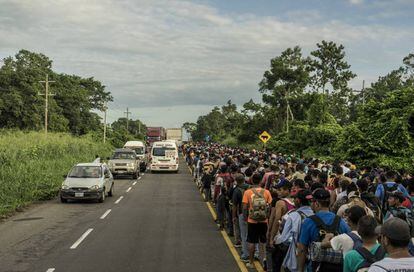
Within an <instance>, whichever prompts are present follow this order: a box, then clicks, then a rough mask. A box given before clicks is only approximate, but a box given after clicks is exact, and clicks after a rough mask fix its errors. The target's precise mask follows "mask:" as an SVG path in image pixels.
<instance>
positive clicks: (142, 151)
mask: <svg viewBox="0 0 414 272" xmlns="http://www.w3.org/2000/svg"><path fill="white" fill-rule="evenodd" d="M134 151H135V153H137V154H138V155H142V154H144V148H143V147H134Z"/></svg>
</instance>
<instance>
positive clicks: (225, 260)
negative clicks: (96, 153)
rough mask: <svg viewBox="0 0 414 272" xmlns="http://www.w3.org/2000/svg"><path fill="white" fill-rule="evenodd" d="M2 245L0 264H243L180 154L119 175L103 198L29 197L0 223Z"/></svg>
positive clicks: (153, 267)
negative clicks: (164, 164) (176, 161)
mask: <svg viewBox="0 0 414 272" xmlns="http://www.w3.org/2000/svg"><path fill="white" fill-rule="evenodd" d="M0 245H1V246H0V271H41V272H45V271H48V272H52V271H55V272H61V271H67V272H68V271H70V272H73V271H118V272H119V271H134V272H136V271H218V272H220V271H226V272H229V271H230V272H232V271H240V270H239V268H238V265H237V263H236V261H235V258H234V257H233V256H232V255H231V253H230V251H229V249H228V247H227V245H226V243H225V241H224V239H223V237H222V236H221V235H220V232H218V231H217V228H216V225H215V224H214V222H213V221H212V218H211V214H210V212H209V210H208V208H207V206H206V204H205V202H204V201H203V200H202V198H201V196H200V194H199V193H198V191H197V189H196V186H195V184H194V183H193V182H192V181H191V176H190V175H189V173H188V170H187V168H186V166H185V164H184V163H183V162H182V161H181V164H180V173H179V174H149V173H148V174H145V175H144V176H142V178H141V179H140V180H138V181H136V182H134V181H131V180H129V179H120V180H116V190H115V195H114V197H112V198H107V199H106V200H105V203H103V204H98V203H93V202H83V203H68V204H61V203H60V202H58V200H53V201H49V202H46V203H38V204H34V205H32V207H30V208H29V209H28V210H27V211H25V212H22V213H19V214H17V215H16V216H13V217H11V218H9V219H7V220H6V221H5V222H2V223H0Z"/></svg>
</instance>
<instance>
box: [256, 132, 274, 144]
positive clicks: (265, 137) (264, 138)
mask: <svg viewBox="0 0 414 272" xmlns="http://www.w3.org/2000/svg"><path fill="white" fill-rule="evenodd" d="M270 138H272V136H270V134H269V133H267V131H263V132H262V134H260V135H259V139H260V140H261V141H262V142H263V143H267V141H269V140H270Z"/></svg>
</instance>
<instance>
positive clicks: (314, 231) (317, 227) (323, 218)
mask: <svg viewBox="0 0 414 272" xmlns="http://www.w3.org/2000/svg"><path fill="white" fill-rule="evenodd" d="M330 196H331V195H330V193H329V191H327V190H325V189H322V188H319V189H316V190H315V191H314V192H313V193H312V197H313V199H312V203H311V207H312V210H313V211H314V212H315V215H313V216H310V217H308V218H306V219H305V220H304V221H303V224H302V227H301V230H300V236H299V243H298V267H299V271H305V263H306V256H307V255H308V252H309V253H310V256H311V260H312V258H313V257H315V256H317V257H323V259H325V257H329V259H330V261H329V262H328V261H317V260H316V259H318V258H313V259H314V260H313V261H312V263H311V266H312V271H330V272H335V271H342V263H341V261H342V254H341V253H340V252H339V255H338V254H335V256H333V255H332V257H333V258H334V260H333V259H332V258H330V257H331V256H322V255H320V254H319V253H322V254H324V253H332V252H329V251H327V250H324V249H321V247H320V245H319V248H318V247H317V245H318V243H317V242H319V244H320V242H321V241H322V240H323V239H324V236H325V235H326V233H333V234H334V236H336V235H339V234H342V233H348V232H350V231H351V229H350V228H349V226H348V225H347V224H346V223H345V221H344V220H343V219H342V218H340V217H339V216H337V215H336V214H334V213H333V212H330V211H329V203H330ZM318 249H321V250H320V252H316V250H318ZM312 256H313V257H312ZM337 258H339V262H338V261H337ZM332 261H337V262H332Z"/></svg>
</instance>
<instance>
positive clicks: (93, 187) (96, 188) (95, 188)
mask: <svg viewBox="0 0 414 272" xmlns="http://www.w3.org/2000/svg"><path fill="white" fill-rule="evenodd" d="M100 188H101V187H99V185H94V186H91V187H89V189H90V190H99V189H100Z"/></svg>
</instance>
